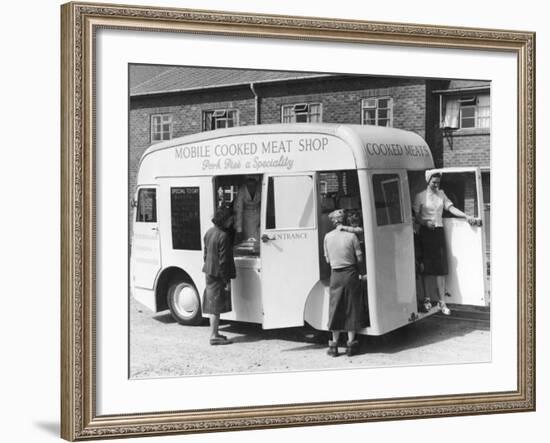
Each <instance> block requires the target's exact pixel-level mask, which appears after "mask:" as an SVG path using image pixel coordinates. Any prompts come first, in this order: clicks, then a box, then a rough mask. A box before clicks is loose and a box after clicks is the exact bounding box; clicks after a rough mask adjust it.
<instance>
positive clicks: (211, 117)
mask: <svg viewBox="0 0 550 443" xmlns="http://www.w3.org/2000/svg"><path fill="white" fill-rule="evenodd" d="M238 125H239V123H238V113H237V110H236V109H217V110H215V111H203V113H202V130H203V131H212V130H214V129H221V128H232V127H233V126H238Z"/></svg>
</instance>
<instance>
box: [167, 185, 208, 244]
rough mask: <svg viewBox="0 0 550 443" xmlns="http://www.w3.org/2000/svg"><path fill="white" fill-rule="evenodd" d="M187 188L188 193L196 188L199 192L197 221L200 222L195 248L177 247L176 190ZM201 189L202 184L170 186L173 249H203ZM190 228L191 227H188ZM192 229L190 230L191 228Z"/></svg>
mask: <svg viewBox="0 0 550 443" xmlns="http://www.w3.org/2000/svg"><path fill="white" fill-rule="evenodd" d="M183 189H185V190H186V191H185V192H186V193H187V190H188V189H193V190H194V189H196V190H197V192H196V194H197V209H198V216H197V219H196V220H197V222H198V229H195V230H194V231H197V232H198V237H197V238H195V239H194V242H195V243H194V246H195V247H193V248H189V247H188V248H183V247H176V243H175V241H174V238H175V231H174V191H181V190H183ZM201 229H202V226H201V189H200V186H179V185H177V186H170V240H171V246H172V250H173V251H201V250H202V236H201V232H202V231H201ZM187 230H189V229H187ZM189 231H190V230H189Z"/></svg>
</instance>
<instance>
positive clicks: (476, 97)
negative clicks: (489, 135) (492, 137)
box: [440, 92, 491, 131]
mask: <svg viewBox="0 0 550 443" xmlns="http://www.w3.org/2000/svg"><path fill="white" fill-rule="evenodd" d="M481 97H487V99H488V104H487V105H480V98H481ZM490 99H491V94H490V92H486V93H485V92H482V93H474V94H470V95H452V96H448V97H446V98H445V102H444V103H445V106H443V104H442V106H443V107H444V108H445V109H446V108H447V104H446V103H447V101H449V100H450V101H454V102H456V103H458V115H457V127H456V128H454V129H460V130H464V131H470V130H485V131H489V130H490V129H491V101H490ZM468 109H472V110H473V115H471V116H470V115H469V116H466V117H464V116H463V112H464V111H465V110H468ZM481 110H487V111H488V112H487V115H482V114H483V112H480V111H481ZM445 119H446V116H445V113H443V114H442V118H441V122H442V123H441V125H440V127H442V128H445V126H444V125H443V122H444V121H445ZM465 121H472V122H473V126H464V122H465ZM481 121H486V125H485V126H483V125H482V124H481Z"/></svg>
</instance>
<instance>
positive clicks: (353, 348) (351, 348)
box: [346, 340, 359, 357]
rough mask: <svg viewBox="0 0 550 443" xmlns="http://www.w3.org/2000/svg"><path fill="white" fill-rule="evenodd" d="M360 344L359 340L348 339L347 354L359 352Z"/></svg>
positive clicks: (349, 355)
mask: <svg viewBox="0 0 550 443" xmlns="http://www.w3.org/2000/svg"><path fill="white" fill-rule="evenodd" d="M358 346H359V342H358V341H357V340H353V341H348V342H347V346H346V355H347V356H348V357H351V356H352V355H355V354H357V347H358Z"/></svg>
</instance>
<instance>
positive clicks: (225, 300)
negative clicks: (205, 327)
mask: <svg viewBox="0 0 550 443" xmlns="http://www.w3.org/2000/svg"><path fill="white" fill-rule="evenodd" d="M231 309H232V306H231V293H230V292H229V291H226V290H225V284H224V282H223V279H221V278H218V277H214V276H212V275H209V274H206V288H205V290H204V298H203V303H202V312H203V313H204V314H223V313H224V312H229V311H231Z"/></svg>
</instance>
